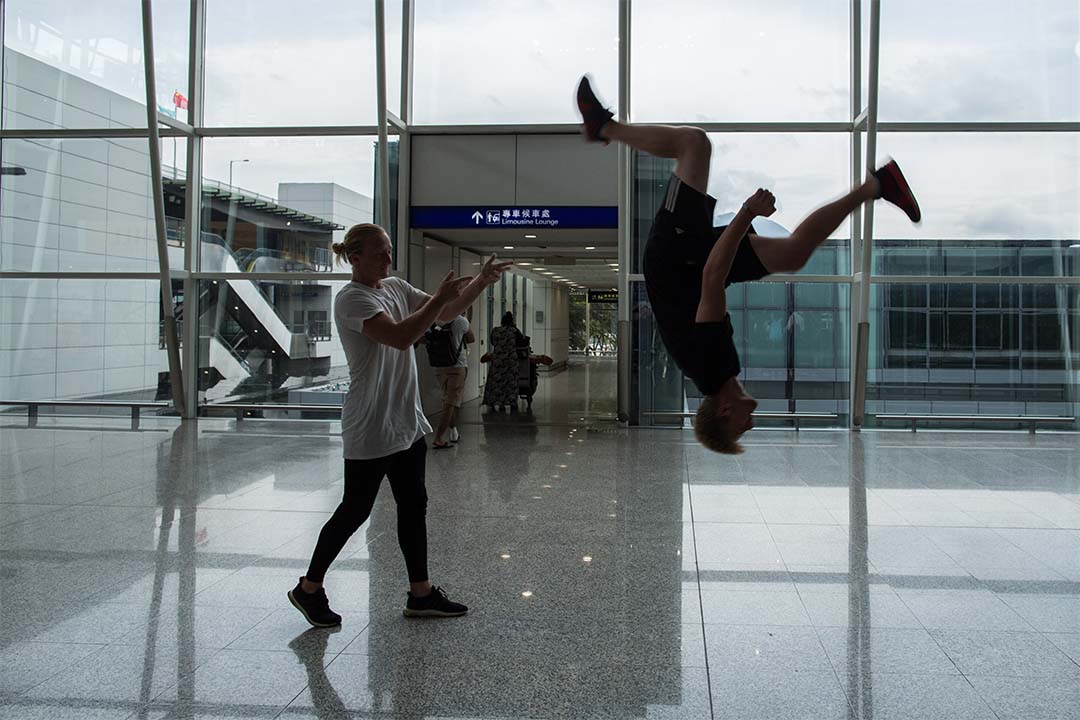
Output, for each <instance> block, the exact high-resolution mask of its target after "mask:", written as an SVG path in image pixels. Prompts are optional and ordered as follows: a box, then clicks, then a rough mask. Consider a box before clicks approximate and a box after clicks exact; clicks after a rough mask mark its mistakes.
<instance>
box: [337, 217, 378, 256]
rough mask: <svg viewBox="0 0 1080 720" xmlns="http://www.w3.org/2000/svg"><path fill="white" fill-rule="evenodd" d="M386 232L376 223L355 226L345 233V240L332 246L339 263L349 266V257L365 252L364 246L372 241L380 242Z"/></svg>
mask: <svg viewBox="0 0 1080 720" xmlns="http://www.w3.org/2000/svg"><path fill="white" fill-rule="evenodd" d="M385 232H386V231H385V230H383V229H382V228H381V227H379V226H378V225H375V224H374V223H360V224H358V225H353V226H352V227H351V228H349V229H348V231H347V232H346V233H345V238H344V239H343V240H342V241H341V242H339V243H334V244H333V245H331V246H330V249H331V250H333V251H334V255H335V256H336V258H337V261H338V262H342V263H345V264H346V265H348V264H349V256H350V255H353V254H356V253H359V252H363V250H364V245H365V244H366V243H367V242H368V241H370V240H378V239H379V238H380V237H382V235H383V234H384V233H385Z"/></svg>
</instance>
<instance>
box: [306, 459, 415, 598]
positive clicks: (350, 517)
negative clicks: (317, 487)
mask: <svg viewBox="0 0 1080 720" xmlns="http://www.w3.org/2000/svg"><path fill="white" fill-rule="evenodd" d="M426 458H427V443H426V442H425V441H424V439H423V438H420V439H419V440H417V441H416V442H415V443H414V444H413V446H412V447H411V448H409V449H408V450H402V451H401V452H397V453H394V454H393V455H387V456H386V457H381V458H375V459H373V460H349V459H346V460H345V493H344V495H343V497H342V498H341V504H340V505H338V506H337V510H335V511H334V514H333V515H331V516H330V519H329V520H327V521H326V524H325V525H323V529H322V532H320V533H319V542H318V543H316V545H315V552H314V553H312V556H311V565H310V567H308V571H307V576H306V577H307V579H308V580H310V581H311V582H322V581H323V576H325V575H326V571H327V569H329V567H330V563H332V562H334V558H336V557H337V555H338V553H339V552H341V548H343V547H345V543H347V542H348V541H349V538H350V537H352V534H353V533H354V532H356V531H357V530H359V529H360V526H361V525H363V524H364V522H365V521H366V520H367V519H368V516H369V515H370V514H371V508H372V506H374V505H375V496H376V495H378V494H379V487H380V486H381V485H382V481H383V478H384V477H387V478H389V479H390V489H391V490H392V491H393V493H394V502H396V503H397V531H398V543H399V544H400V545H401V552H402V553H403V554H404V555H405V567H406V568H408V571H409V582H423V581H424V580H427V579H428V571H427V522H426V520H425V517H426V515H427V488H426V487H425V486H424V464H425V460H426Z"/></svg>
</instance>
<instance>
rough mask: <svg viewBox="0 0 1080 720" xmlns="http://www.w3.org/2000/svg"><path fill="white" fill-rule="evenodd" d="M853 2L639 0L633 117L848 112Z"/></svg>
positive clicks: (839, 116) (772, 117) (844, 115)
mask: <svg viewBox="0 0 1080 720" xmlns="http://www.w3.org/2000/svg"><path fill="white" fill-rule="evenodd" d="M848 6H849V1H848V0H782V1H779V2H768V3H733V2H713V1H712V0H681V1H680V2H678V3H671V2H664V1H663V0H634V3H633V5H632V6H631V8H632V12H633V17H632V19H631V33H632V49H631V52H630V62H631V70H630V77H631V93H630V95H631V110H630V111H631V117H632V119H633V120H634V121H635V122H678V121H690V122H709V121H713V122H721V121H754V120H757V121H780V120H789V121H824V120H832V121H842V120H848V119H850V112H851V110H850V93H849V86H850V84H851V82H850V69H849V61H848V58H849V55H850V40H849V37H848V33H849V30H848ZM810 38H812V41H810ZM612 91H614V87H613V86H612Z"/></svg>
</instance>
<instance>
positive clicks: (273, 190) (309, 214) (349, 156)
mask: <svg viewBox="0 0 1080 720" xmlns="http://www.w3.org/2000/svg"><path fill="white" fill-rule="evenodd" d="M377 144H378V141H377V138H375V137H370V136H365V137H321V138H320V137H269V138H268V137H258V138H232V137H229V138H224V137H221V138H207V139H206V140H205V141H204V146H203V147H204V151H203V172H204V175H203V218H202V227H201V231H202V235H201V239H202V252H201V263H202V264H201V269H202V270H203V271H206V272H228V271H233V272H292V271H298V272H330V271H332V270H334V267H333V258H332V254H331V251H330V247H331V244H332V243H333V242H340V241H341V239H342V238H344V236H345V230H347V229H348V228H349V227H350V226H351V225H353V224H355V223H360V222H372V221H373V217H374V209H375V206H374V202H375V201H374V195H375V193H374V188H375V186H376V179H375V157H376V150H377ZM166 187H167V193H168V187H169V185H167V186H166ZM182 189H183V187H182V186H181V187H178V188H176V193H177V195H179V194H180V191H181V190H182ZM166 207H167V208H169V210H167V212H172V210H171V209H175V212H176V214H177V218H176V220H174V221H172V222H182V218H183V206H182V205H175V204H173V205H167V206H166ZM337 270H338V271H339V272H340V271H344V268H342V267H340V266H339V267H338V268H337Z"/></svg>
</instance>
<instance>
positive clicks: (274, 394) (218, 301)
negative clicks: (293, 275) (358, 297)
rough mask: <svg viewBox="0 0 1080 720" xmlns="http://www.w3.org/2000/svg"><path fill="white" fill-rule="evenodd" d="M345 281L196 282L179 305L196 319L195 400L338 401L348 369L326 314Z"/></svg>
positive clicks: (322, 402) (211, 401)
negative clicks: (195, 291)
mask: <svg viewBox="0 0 1080 720" xmlns="http://www.w3.org/2000/svg"><path fill="white" fill-rule="evenodd" d="M345 284H346V281H344V280H328V281H325V282H318V283H313V282H303V283H299V282H282V281H254V280H249V279H246V278H236V279H229V280H203V281H200V282H199V295H198V298H197V299H196V302H192V303H190V304H189V305H190V308H188V307H185V308H184V315H185V317H190V316H192V315H194V314H195V312H196V311H195V308H197V314H198V319H199V342H200V345H199V401H200V403H228V402H268V403H275V404H276V403H282V404H284V403H288V404H291V405H297V406H303V405H340V404H341V403H342V402H343V400H344V398H345V393H346V391H347V390H348V385H349V383H348V379H349V371H348V363H347V361H346V359H345V353H344V350H342V347H341V340H340V338H339V337H338V335H337V328H336V327H335V326H334V324H333V322H332V317H333V302H334V296H335V295H336V294H337V292H338V291H339V290H340V289H341V288H342V287H344V286H345ZM313 413H314V415H313V416H318V413H317V411H313Z"/></svg>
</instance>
